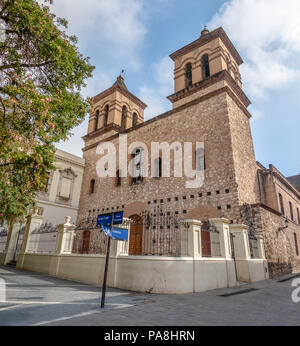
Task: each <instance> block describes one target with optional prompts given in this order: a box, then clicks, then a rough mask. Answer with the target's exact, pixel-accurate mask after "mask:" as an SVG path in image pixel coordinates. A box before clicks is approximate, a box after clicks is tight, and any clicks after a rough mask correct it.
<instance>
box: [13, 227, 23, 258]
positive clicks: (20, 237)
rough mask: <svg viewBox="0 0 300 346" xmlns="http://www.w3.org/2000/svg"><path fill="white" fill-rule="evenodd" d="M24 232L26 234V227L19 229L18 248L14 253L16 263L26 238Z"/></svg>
mask: <svg viewBox="0 0 300 346" xmlns="http://www.w3.org/2000/svg"><path fill="white" fill-rule="evenodd" d="M24 232H25V226H23V227H22V228H20V229H19V231H18V235H17V242H16V248H15V253H14V259H13V260H14V261H17V260H18V256H19V253H20V251H21V248H22V243H23V238H24Z"/></svg>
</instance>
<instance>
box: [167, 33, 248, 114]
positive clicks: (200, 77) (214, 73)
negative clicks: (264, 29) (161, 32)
mask: <svg viewBox="0 0 300 346" xmlns="http://www.w3.org/2000/svg"><path fill="white" fill-rule="evenodd" d="M170 58H171V59H172V60H173V61H174V89H175V93H174V94H173V95H171V96H169V97H168V99H169V100H170V101H171V102H172V103H173V109H174V108H177V107H178V106H181V105H183V104H184V103H188V102H189V101H192V100H193V99H195V98H198V97H200V96H203V95H205V94H206V93H210V92H211V91H215V90H217V89H220V88H224V87H226V86H229V87H230V88H231V89H232V91H233V92H234V93H235V94H236V95H237V96H238V97H239V99H240V101H242V102H243V104H244V106H245V107H248V106H249V104H250V101H249V100H248V98H247V97H246V95H245V94H244V93H243V92H242V81H241V75H240V71H239V66H240V65H241V64H242V63H243V60H242V58H241V57H240V55H239V53H238V52H237V50H236V49H235V47H234V45H233V44H232V42H231V41H230V39H229V38H228V36H227V35H226V33H225V31H224V30H223V28H221V27H220V28H218V29H216V30H214V31H211V32H210V31H209V30H208V29H207V28H206V27H205V28H204V30H203V31H202V32H201V36H200V37H199V38H198V39H197V40H196V41H194V42H192V43H190V44H188V45H186V46H185V47H183V48H181V49H179V50H177V51H176V52H174V53H172V54H171V55H170Z"/></svg>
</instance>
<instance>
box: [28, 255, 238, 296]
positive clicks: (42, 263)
mask: <svg viewBox="0 0 300 346" xmlns="http://www.w3.org/2000/svg"><path fill="white" fill-rule="evenodd" d="M104 265H105V256H103V255H62V256H58V255H45V254H26V255H25V260H24V267H23V269H25V270H30V271H34V272H39V273H44V274H48V275H52V276H57V277H60V278H65V279H71V280H75V281H79V282H84V283H90V284H96V285H101V284H102V281H103V274H104ZM107 284H108V286H110V287H116V288H121V289H126V290H130V291H138V292H151V293H169V294H180V293H193V292H202V291H206V290H210V289H217V288H223V287H231V286H234V285H235V284H236V282H235V272H234V264H233V263H232V262H231V261H226V260H225V259H222V260H221V259H211V260H207V259H199V260H198V259H197V260H195V261H194V260H193V259H192V258H191V257H186V258H171V257H152V256H151V257H150V256H149V257H141V256H119V257H111V258H110V259H109V269H108V279H107Z"/></svg>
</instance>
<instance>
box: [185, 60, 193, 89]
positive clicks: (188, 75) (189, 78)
mask: <svg viewBox="0 0 300 346" xmlns="http://www.w3.org/2000/svg"><path fill="white" fill-rule="evenodd" d="M191 85H193V72H192V64H191V63H190V62H189V63H188V64H186V65H185V86H186V88H188V87H190V86H191Z"/></svg>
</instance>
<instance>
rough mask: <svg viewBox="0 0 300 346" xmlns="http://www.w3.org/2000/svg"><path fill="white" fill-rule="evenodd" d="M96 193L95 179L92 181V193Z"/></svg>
mask: <svg viewBox="0 0 300 346" xmlns="http://www.w3.org/2000/svg"><path fill="white" fill-rule="evenodd" d="M94 192H95V179H92V180H91V182H90V193H94Z"/></svg>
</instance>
